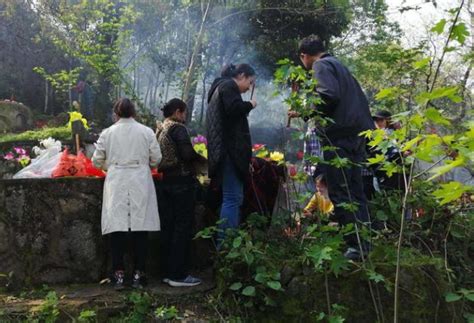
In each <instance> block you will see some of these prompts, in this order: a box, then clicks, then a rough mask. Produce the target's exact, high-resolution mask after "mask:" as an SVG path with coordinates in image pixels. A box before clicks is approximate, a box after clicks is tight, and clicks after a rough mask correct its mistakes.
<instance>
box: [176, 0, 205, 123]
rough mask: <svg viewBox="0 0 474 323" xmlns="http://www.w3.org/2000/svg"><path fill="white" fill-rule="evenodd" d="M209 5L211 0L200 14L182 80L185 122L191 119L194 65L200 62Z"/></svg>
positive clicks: (194, 87) (194, 81)
mask: <svg viewBox="0 0 474 323" xmlns="http://www.w3.org/2000/svg"><path fill="white" fill-rule="evenodd" d="M210 6H211V0H209V1H208V2H207V5H206V9H205V11H204V14H203V16H202V20H201V25H200V27H199V32H198V35H197V38H196V43H195V44H194V49H193V53H192V55H191V59H190V61H189V66H188V69H187V73H186V79H185V81H184V89H183V95H182V97H183V101H184V102H186V104H187V105H188V114H187V117H186V118H187V122H189V121H191V119H192V114H193V113H192V112H193V108H194V95H195V94H196V87H197V84H196V75H195V74H196V69H197V68H196V67H197V66H198V65H199V64H200V63H201V48H202V40H203V36H204V25H205V23H206V20H207V15H208V13H209V8H210Z"/></svg>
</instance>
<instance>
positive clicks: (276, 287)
mask: <svg viewBox="0 0 474 323" xmlns="http://www.w3.org/2000/svg"><path fill="white" fill-rule="evenodd" d="M267 286H268V287H270V288H271V289H274V290H281V283H280V282H279V281H275V280H272V281H269V282H268V283H267Z"/></svg>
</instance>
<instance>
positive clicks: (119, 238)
mask: <svg viewBox="0 0 474 323" xmlns="http://www.w3.org/2000/svg"><path fill="white" fill-rule="evenodd" d="M128 236H130V237H131V239H132V249H133V265H134V268H135V270H139V271H142V272H143V271H145V263H146V255H147V248H148V232H147V231H133V232H112V233H111V234H110V244H111V249H112V267H113V270H114V271H117V270H125V266H124V264H123V256H124V254H125V251H126V249H127V240H128V239H127V238H128Z"/></svg>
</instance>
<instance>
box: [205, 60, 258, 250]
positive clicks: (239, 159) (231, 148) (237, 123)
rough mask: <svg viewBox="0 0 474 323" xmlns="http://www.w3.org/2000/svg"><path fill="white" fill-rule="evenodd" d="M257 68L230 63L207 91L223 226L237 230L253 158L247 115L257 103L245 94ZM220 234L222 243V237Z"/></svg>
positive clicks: (210, 152)
mask: <svg viewBox="0 0 474 323" xmlns="http://www.w3.org/2000/svg"><path fill="white" fill-rule="evenodd" d="M255 78H256V75H255V70H254V69H253V68H252V67H251V66H250V65H248V64H239V65H232V64H231V65H228V66H227V67H226V68H224V70H223V71H222V73H221V77H219V78H217V79H215V80H214V83H213V84H212V86H211V89H210V90H209V94H208V109H207V120H206V121H207V122H206V127H207V141H208V159H209V177H210V178H211V179H212V180H213V181H216V182H218V183H219V184H221V185H222V193H223V201H222V206H221V213H220V219H221V220H223V222H222V223H221V225H220V229H221V230H223V231H225V230H226V229H229V228H230V229H235V228H237V227H238V225H239V221H240V206H241V205H242V202H243V183H244V179H245V177H246V176H247V175H248V172H249V165H250V159H251V157H252V143H251V139H250V130H249V123H248V120H247V117H248V114H249V113H250V111H252V109H254V108H255V107H256V106H257V102H256V101H255V100H250V101H244V100H243V99H242V93H245V92H247V91H248V90H250V89H251V88H252V87H253V85H254V83H255ZM223 237H224V235H223V233H222V234H220V236H219V245H220V243H221V241H222V239H223Z"/></svg>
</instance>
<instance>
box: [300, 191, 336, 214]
mask: <svg viewBox="0 0 474 323" xmlns="http://www.w3.org/2000/svg"><path fill="white" fill-rule="evenodd" d="M304 210H305V211H309V212H311V213H314V212H316V211H319V212H321V213H323V214H329V213H332V212H333V211H334V205H333V204H332V202H331V200H330V199H328V198H326V197H324V196H323V195H322V194H321V193H319V192H316V193H315V194H314V195H313V197H312V198H311V200H310V201H309V203H308V205H306V207H305V208H304Z"/></svg>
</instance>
